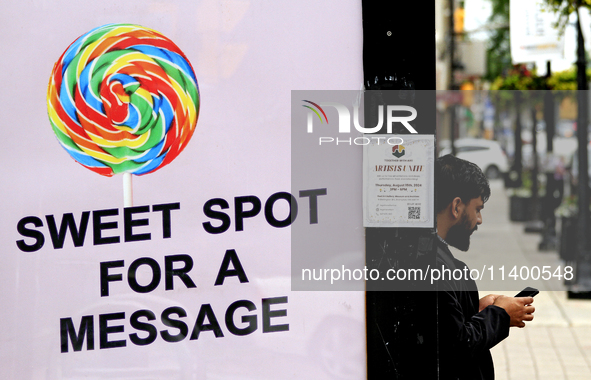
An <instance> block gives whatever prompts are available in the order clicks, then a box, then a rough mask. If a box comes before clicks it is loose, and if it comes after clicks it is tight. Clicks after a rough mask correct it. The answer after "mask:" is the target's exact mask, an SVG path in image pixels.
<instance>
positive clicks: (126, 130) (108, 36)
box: [47, 24, 199, 177]
mask: <svg viewBox="0 0 591 380" xmlns="http://www.w3.org/2000/svg"><path fill="white" fill-rule="evenodd" d="M47 108H48V113H49V120H50V122H51V126H52V128H53V131H54V132H55V135H56V136H57V138H58V141H59V142H60V144H61V145H62V146H63V147H64V149H66V151H67V152H68V153H69V154H70V155H71V156H72V157H73V158H74V159H75V160H76V161H77V162H79V163H80V164H82V165H83V166H85V167H87V168H88V169H90V170H93V171H95V172H97V173H99V174H101V175H105V176H109V177H110V176H112V175H114V174H118V173H132V174H136V175H142V174H147V173H151V172H154V171H156V170H158V169H160V168H161V167H163V166H165V165H167V164H169V163H170V162H171V161H172V160H174V159H175V158H176V156H178V155H179V153H180V152H181V151H182V150H183V149H184V148H185V146H186V145H187V143H188V142H189V140H190V139H191V136H192V135H193V131H194V130H195V125H196V123H197V117H198V115H199V88H198V86H197V79H196V77H195V74H194V72H193V68H192V67H191V64H190V63H189V61H188V60H187V58H186V57H185V55H184V54H183V52H182V51H181V50H180V49H179V48H178V47H177V46H176V45H175V44H174V43H173V42H172V41H171V40H169V39H168V38H166V37H164V36H163V35H161V34H160V33H158V32H156V31H154V30H151V29H147V28H143V27H140V26H137V25H128V24H111V25H105V26H102V27H99V28H96V29H94V30H91V31H90V32H88V33H86V34H84V35H83V36H81V37H79V38H78V39H77V40H76V41H74V42H73V43H72V45H70V47H68V49H67V50H66V51H65V52H64V53H63V54H62V56H61V57H60V59H59V60H58V61H57V62H56V64H55V66H54V68H53V71H52V73H51V78H50V82H49V88H48V94H47Z"/></svg>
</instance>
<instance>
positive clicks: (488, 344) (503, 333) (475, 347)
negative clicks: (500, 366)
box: [437, 241, 510, 380]
mask: <svg viewBox="0 0 591 380" xmlns="http://www.w3.org/2000/svg"><path fill="white" fill-rule="evenodd" d="M437 244H438V246H437V267H438V268H439V269H441V267H442V266H443V267H445V268H447V269H450V270H452V271H453V270H454V269H459V270H461V271H462V275H463V274H464V268H465V267H466V264H464V263H463V262H462V261H460V260H457V259H455V258H454V257H453V255H452V253H451V252H450V250H449V248H448V247H447V245H446V244H445V243H443V242H441V241H438V242H437ZM468 273H469V271H468ZM457 277H459V276H457ZM437 304H438V308H437V309H438V310H437V319H438V324H437V326H438V333H437V335H438V357H439V366H438V367H439V379H445V380H447V379H470V380H474V379H487V380H488V379H494V367H493V361H492V356H491V354H490V349H491V348H492V347H494V346H495V345H496V344H497V343H499V342H500V341H502V340H503V339H505V338H506V337H507V336H508V335H509V322H510V317H509V315H508V314H507V312H506V311H505V310H504V309H502V308H500V307H498V306H493V305H491V306H488V307H486V308H485V309H484V310H482V311H481V312H478V306H479V305H478V304H479V297H478V289H477V287H476V283H475V282H474V281H473V280H472V279H470V278H468V279H467V280H466V279H464V278H462V279H461V280H454V279H453V277H452V278H451V279H449V278H445V279H444V280H443V281H441V282H439V283H438V293H437Z"/></svg>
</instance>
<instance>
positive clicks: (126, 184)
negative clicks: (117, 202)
mask: <svg viewBox="0 0 591 380" xmlns="http://www.w3.org/2000/svg"><path fill="white" fill-rule="evenodd" d="M123 206H124V207H131V206H133V187H132V184H131V173H123Z"/></svg>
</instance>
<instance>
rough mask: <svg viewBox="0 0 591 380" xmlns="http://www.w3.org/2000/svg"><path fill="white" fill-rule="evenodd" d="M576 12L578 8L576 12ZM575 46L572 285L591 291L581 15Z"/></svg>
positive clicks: (587, 164) (584, 63)
mask: <svg viewBox="0 0 591 380" xmlns="http://www.w3.org/2000/svg"><path fill="white" fill-rule="evenodd" d="M577 15H578V11H577ZM577 30H578V47H577V88H578V91H577V109H578V115H577V139H578V142H579V144H578V145H579V148H578V157H577V158H578V160H579V181H578V184H579V185H578V196H579V220H578V226H577V227H578V230H577V256H576V262H577V265H576V266H577V268H576V277H575V285H576V287H577V288H578V290H582V291H587V292H588V291H591V257H590V256H591V253H590V251H589V241H588V233H589V171H588V170H589V162H588V151H587V144H588V141H589V139H588V136H587V133H588V131H587V125H588V123H589V116H588V112H589V111H588V102H589V98H588V95H587V73H586V68H587V61H586V59H585V40H584V38H583V31H582V29H581V22H580V17H578V18H577Z"/></svg>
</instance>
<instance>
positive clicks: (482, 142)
mask: <svg viewBox="0 0 591 380" xmlns="http://www.w3.org/2000/svg"><path fill="white" fill-rule="evenodd" d="M440 147H441V152H440V154H439V155H440V156H445V155H446V154H450V153H451V145H450V142H449V141H447V140H445V141H442V142H441V143H440ZM455 147H456V156H457V157H458V158H461V159H463V160H466V161H470V162H473V163H475V164H476V165H478V166H479V167H480V169H482V171H483V172H484V174H485V175H486V177H487V178H489V179H496V178H500V177H501V176H502V175H503V173H507V172H508V171H509V160H508V159H507V155H506V154H505V152H504V151H503V149H502V148H501V146H500V145H499V143H498V142H497V141H494V140H486V139H476V138H461V139H457V140H456V141H455Z"/></svg>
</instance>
